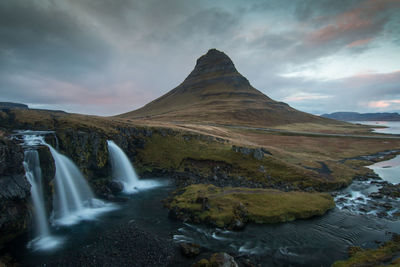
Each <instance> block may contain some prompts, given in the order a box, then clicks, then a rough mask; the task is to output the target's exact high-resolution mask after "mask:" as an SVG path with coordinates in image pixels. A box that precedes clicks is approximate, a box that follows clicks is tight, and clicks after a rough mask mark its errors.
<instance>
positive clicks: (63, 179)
mask: <svg viewBox="0 0 400 267" xmlns="http://www.w3.org/2000/svg"><path fill="white" fill-rule="evenodd" d="M44 144H45V145H46V146H47V147H48V148H49V149H50V152H51V155H52V156H53V159H54V162H55V165H56V175H55V178H54V180H55V194H54V195H53V214H52V220H53V223H54V224H56V225H72V224H75V223H77V222H79V221H82V220H91V219H93V218H94V217H95V215H97V214H98V213H102V212H104V211H109V210H112V209H114V208H115V207H114V206H113V205H112V204H106V203H105V202H103V201H101V200H99V199H96V198H95V197H94V194H93V192H92V190H91V189H90V187H89V184H88V182H87V181H86V179H85V178H84V177H83V175H82V173H81V172H80V171H79V169H78V167H77V166H76V165H75V164H74V163H73V162H72V161H71V160H70V159H69V158H68V157H66V156H64V155H62V154H60V153H58V152H57V150H55V149H54V148H53V147H52V146H51V145H49V144H47V143H44Z"/></svg>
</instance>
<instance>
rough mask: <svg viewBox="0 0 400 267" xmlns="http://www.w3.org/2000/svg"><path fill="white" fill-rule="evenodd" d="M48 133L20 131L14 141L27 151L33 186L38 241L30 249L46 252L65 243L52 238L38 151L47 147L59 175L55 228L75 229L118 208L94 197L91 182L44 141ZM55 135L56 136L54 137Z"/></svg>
mask: <svg viewBox="0 0 400 267" xmlns="http://www.w3.org/2000/svg"><path fill="white" fill-rule="evenodd" d="M46 134H54V132H49V131H46V132H45V131H21V132H19V133H17V134H15V138H17V139H18V138H20V139H19V140H22V141H23V143H22V146H23V147H24V150H25V153H24V154H25V160H24V168H25V172H26V177H27V179H28V181H29V182H30V184H31V198H32V204H33V215H34V225H35V236H36V237H35V238H34V239H33V240H32V241H30V242H29V243H28V247H29V248H33V249H35V250H36V249H40V250H47V249H51V248H54V247H56V246H57V245H58V244H60V243H61V241H62V239H61V238H59V237H55V236H53V235H52V234H51V231H50V230H51V229H50V227H49V223H48V216H47V214H46V208H45V203H44V194H43V193H44V192H43V186H42V170H41V168H40V161H39V153H38V151H37V149H38V147H39V146H41V145H45V146H47V147H48V148H49V150H50V152H51V155H52V156H53V159H54V162H55V167H56V174H55V177H54V192H53V212H52V216H51V217H52V219H51V221H52V223H53V225H72V224H76V223H78V222H80V221H82V220H93V219H95V218H96V216H97V215H98V214H100V213H103V212H107V211H110V210H114V209H116V208H117V207H116V206H115V205H113V204H110V203H105V202H103V201H101V200H99V199H96V198H95V197H94V194H93V192H92V190H91V189H90V187H89V184H88V182H87V181H86V179H85V178H84V177H83V175H82V173H81V172H80V171H79V169H78V167H77V166H76V165H75V164H74V163H73V162H72V161H71V160H70V159H69V158H68V157H66V156H64V155H62V154H60V153H59V152H58V151H57V150H56V149H54V148H53V147H52V146H51V145H49V144H47V143H46V142H45V141H44V136H45V135H46ZM54 135H55V134H54ZM56 141H57V142H56V143H57V144H58V140H56Z"/></svg>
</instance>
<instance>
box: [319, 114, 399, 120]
mask: <svg viewBox="0 0 400 267" xmlns="http://www.w3.org/2000/svg"><path fill="white" fill-rule="evenodd" d="M321 116H322V117H324V118H329V119H334V120H341V121H400V114H399V113H388V112H384V113H357V112H334V113H331V114H323V115H321Z"/></svg>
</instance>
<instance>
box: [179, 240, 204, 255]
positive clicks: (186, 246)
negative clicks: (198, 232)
mask: <svg viewBox="0 0 400 267" xmlns="http://www.w3.org/2000/svg"><path fill="white" fill-rule="evenodd" d="M179 246H180V248H181V252H182V254H183V255H184V256H186V257H188V258H192V257H196V256H197V255H199V254H200V246H199V245H197V244H194V243H180V244H179Z"/></svg>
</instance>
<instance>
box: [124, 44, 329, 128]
mask: <svg viewBox="0 0 400 267" xmlns="http://www.w3.org/2000/svg"><path fill="white" fill-rule="evenodd" d="M118 117H121V118H129V119H151V120H156V121H174V122H175V121H178V122H194V123H216V124H235V125H251V126H273V125H280V124H287V123H299V122H313V123H330V120H328V119H325V118H321V117H318V116H314V115H311V114H308V113H304V112H300V111H298V110H295V109H293V108H291V107H290V106H289V105H287V104H286V103H283V102H277V101H274V100H272V99H271V98H269V97H268V96H266V95H264V94H263V93H261V92H260V91H258V90H256V89H255V88H254V87H252V86H251V85H250V83H249V81H248V80H247V79H246V78H245V77H243V76H242V75H241V74H240V73H239V72H238V71H237V70H236V68H235V65H234V64H233V62H232V60H231V59H230V58H229V57H228V56H227V55H226V54H224V53H223V52H220V51H218V50H216V49H211V50H209V51H208V52H207V54H205V55H203V56H201V57H200V58H199V59H198V60H197V64H196V66H195V68H194V70H193V71H192V72H191V73H190V74H189V76H188V77H187V78H186V79H185V80H184V81H183V82H182V83H181V84H180V85H179V86H178V87H176V88H175V89H173V90H171V91H170V92H168V93H167V94H165V95H163V96H161V97H160V98H158V99H156V100H154V101H152V102H150V103H148V104H147V105H145V106H144V107H142V108H140V109H138V110H135V111H131V112H128V113H124V114H121V115H119V116H118Z"/></svg>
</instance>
